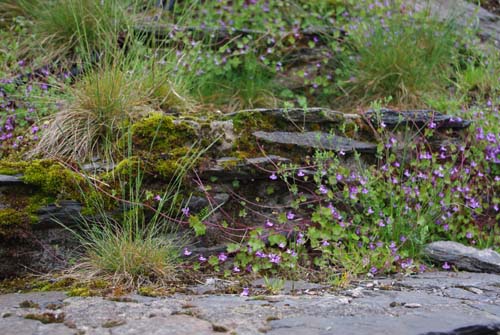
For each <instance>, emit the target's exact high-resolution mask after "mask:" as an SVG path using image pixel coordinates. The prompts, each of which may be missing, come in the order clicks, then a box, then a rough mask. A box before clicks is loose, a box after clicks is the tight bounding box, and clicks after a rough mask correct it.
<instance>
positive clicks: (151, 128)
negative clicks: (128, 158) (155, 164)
mask: <svg viewBox="0 0 500 335" xmlns="http://www.w3.org/2000/svg"><path fill="white" fill-rule="evenodd" d="M132 134H133V142H134V143H133V144H134V147H135V148H137V149H138V150H145V151H153V152H155V153H158V154H159V153H163V154H165V153H168V152H170V151H172V150H174V149H176V148H179V147H184V146H188V147H189V146H190V145H191V144H192V143H194V142H195V141H196V140H197V139H198V134H197V132H196V130H195V128H194V127H193V126H192V125H190V124H188V123H187V122H178V123H177V122H174V119H173V118H172V117H170V116H166V115H163V114H162V113H153V114H151V115H150V116H148V117H147V118H145V119H143V120H141V121H139V122H137V123H135V124H134V125H133V126H132Z"/></svg>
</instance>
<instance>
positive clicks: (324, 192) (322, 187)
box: [318, 185, 328, 194]
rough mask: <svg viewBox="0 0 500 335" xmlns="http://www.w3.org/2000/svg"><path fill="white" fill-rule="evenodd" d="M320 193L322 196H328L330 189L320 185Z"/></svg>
mask: <svg viewBox="0 0 500 335" xmlns="http://www.w3.org/2000/svg"><path fill="white" fill-rule="evenodd" d="M318 191H319V193H321V194H327V193H328V189H327V188H326V186H325V185H320V187H319V189H318Z"/></svg>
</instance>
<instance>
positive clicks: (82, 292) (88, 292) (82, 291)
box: [66, 287, 94, 297]
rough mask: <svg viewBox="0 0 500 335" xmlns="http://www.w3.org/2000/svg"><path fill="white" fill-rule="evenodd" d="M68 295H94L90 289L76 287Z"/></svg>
mask: <svg viewBox="0 0 500 335" xmlns="http://www.w3.org/2000/svg"><path fill="white" fill-rule="evenodd" d="M66 294H67V295H68V297H90V296H92V295H94V294H93V293H92V292H91V290H90V289H89V288H88V287H74V288H72V289H71V290H69V291H68V292H66Z"/></svg>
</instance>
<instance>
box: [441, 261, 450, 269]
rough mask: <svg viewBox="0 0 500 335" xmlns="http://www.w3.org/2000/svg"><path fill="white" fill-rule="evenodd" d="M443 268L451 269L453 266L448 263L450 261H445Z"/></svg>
mask: <svg viewBox="0 0 500 335" xmlns="http://www.w3.org/2000/svg"><path fill="white" fill-rule="evenodd" d="M443 269H445V270H449V269H451V266H450V265H449V264H448V262H444V264H443Z"/></svg>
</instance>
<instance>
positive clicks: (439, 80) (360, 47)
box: [342, 15, 460, 107]
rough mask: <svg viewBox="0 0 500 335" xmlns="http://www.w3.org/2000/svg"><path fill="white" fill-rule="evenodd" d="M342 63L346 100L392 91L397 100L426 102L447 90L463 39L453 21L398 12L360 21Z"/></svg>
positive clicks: (363, 99)
mask: <svg viewBox="0 0 500 335" xmlns="http://www.w3.org/2000/svg"><path fill="white" fill-rule="evenodd" d="M348 43H350V45H351V47H352V50H353V52H351V53H350V55H349V57H346V60H345V62H344V64H343V72H344V73H345V75H346V78H345V81H344V82H343V83H342V86H343V89H344V90H345V92H346V94H347V99H351V100H353V102H355V103H367V102H371V101H375V100H378V99H382V98H385V97H388V96H391V97H392V98H393V101H394V102H395V103H396V104H398V105H404V106H415V107H416V106H422V104H423V103H425V101H426V98H427V97H429V96H432V95H439V94H441V95H442V94H446V92H447V87H448V86H449V80H450V78H451V77H452V75H453V65H454V63H455V62H456V61H457V57H458V46H457V44H459V43H460V42H459V40H458V36H457V35H456V29H455V25H454V24H453V23H452V22H445V23H442V22H439V21H437V19H434V18H432V17H424V18H423V19H422V18H408V17H402V16H399V15H394V16H391V17H384V18H378V17H376V18H373V19H371V20H368V22H360V23H359V26H358V27H357V30H352V31H351V35H350V37H349V40H348Z"/></svg>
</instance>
